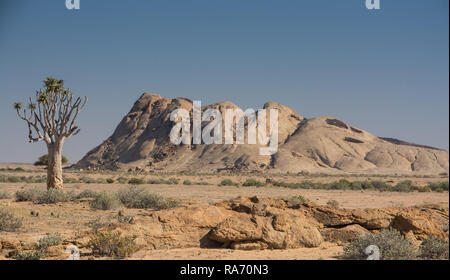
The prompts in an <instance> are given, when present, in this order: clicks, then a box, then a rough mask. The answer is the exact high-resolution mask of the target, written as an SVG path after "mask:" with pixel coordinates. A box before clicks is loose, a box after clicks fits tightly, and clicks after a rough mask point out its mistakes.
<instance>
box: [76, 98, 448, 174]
mask: <svg viewBox="0 0 450 280" xmlns="http://www.w3.org/2000/svg"><path fill="white" fill-rule="evenodd" d="M179 108H182V109H185V110H187V111H189V112H190V115H191V122H192V101H191V100H188V99H185V98H176V99H169V98H163V97H161V96H160V95H157V94H150V93H144V94H143V95H142V96H141V97H140V98H139V99H138V100H137V101H136V103H135V104H134V106H133V108H132V109H131V111H130V112H129V113H128V114H127V115H126V116H125V117H124V118H123V119H122V121H121V122H120V124H119V125H118V126H117V128H116V130H115V131H114V133H113V135H111V136H110V137H109V138H108V139H107V140H106V141H104V142H103V143H102V144H101V145H99V146H98V147H96V148H95V149H93V150H92V151H90V152H89V153H88V154H87V155H86V156H85V157H84V158H83V159H81V160H80V161H79V162H78V163H77V164H76V167H77V168H99V169H114V168H127V169H129V168H139V169H143V170H164V171H178V172H181V171H183V172H208V173H210V172H220V171H239V172H276V173H286V172H294V173H297V172H313V173H317V172H322V173H339V172H345V173H349V172H351V173H366V174H369V173H370V174H376V173H378V174H394V173H398V174H438V173H443V172H448V170H449V152H448V151H444V150H440V149H436V148H432V147H427V146H422V145H417V144H413V143H408V142H404V141H401V140H397V139H392V138H380V137H377V136H374V135H372V134H370V133H369V132H367V131H364V130H362V129H360V128H356V127H353V126H351V125H349V124H347V123H345V122H343V121H340V120H338V119H336V118H333V117H318V118H311V119H306V118H304V117H303V116H301V115H299V114H297V113H296V112H295V111H294V110H292V109H291V108H289V107H287V106H284V105H281V104H278V103H275V102H268V103H266V104H265V105H264V109H268V110H270V109H278V112H279V113H278V114H279V116H278V119H279V122H278V123H279V128H278V132H279V137H278V142H279V146H278V152H277V153H276V154H274V155H272V156H270V155H263V156H262V155H259V148H260V147H263V146H265V145H260V144H257V145H250V144H240V145H238V144H228V145H225V144H224V145H216V144H212V145H205V144H199V145H194V144H192V145H184V144H181V145H174V144H172V143H171V142H170V138H169V135H170V131H171V129H172V127H173V126H174V124H175V123H174V122H172V121H171V120H170V114H171V113H172V111H173V110H175V109H179ZM209 108H215V109H218V110H219V111H220V112H222V114H223V115H225V114H224V112H225V110H226V109H235V108H238V107H237V106H236V105H235V104H233V103H231V102H220V103H215V104H212V105H208V106H203V107H202V112H203V111H205V110H206V109H209ZM268 123H269V120H268V119H267V126H268V125H269V124H268ZM207 124H208V123H207V122H202V127H205V126H206V125H207ZM245 128H246V130H245V131H246V132H247V128H248V122H247V121H246V122H245ZM191 130H192V126H191ZM191 138H192V133H191ZM245 143H248V142H247V137H246V138H245Z"/></svg>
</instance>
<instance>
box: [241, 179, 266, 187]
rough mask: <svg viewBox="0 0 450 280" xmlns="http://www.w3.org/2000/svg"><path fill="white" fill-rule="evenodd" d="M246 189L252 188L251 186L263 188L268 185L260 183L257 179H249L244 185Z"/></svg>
mask: <svg viewBox="0 0 450 280" xmlns="http://www.w3.org/2000/svg"><path fill="white" fill-rule="evenodd" d="M242 185H243V186H244V187H250V186H255V187H263V186H265V185H266V184H265V183H263V182H260V181H257V180H255V179H247V180H246V181H245V182H244V183H243V184H242Z"/></svg>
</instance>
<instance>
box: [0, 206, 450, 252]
mask: <svg viewBox="0 0 450 280" xmlns="http://www.w3.org/2000/svg"><path fill="white" fill-rule="evenodd" d="M448 215H449V209H448V206H446V205H445V206H444V205H432V206H423V207H411V208H386V209H336V208H330V207H326V206H319V205H315V204H311V203H304V204H295V203H293V202H291V201H289V200H283V199H275V198H259V197H250V198H249V197H239V198H236V199H232V200H227V201H223V202H220V203H217V204H216V205H209V206H187V207H180V208H176V209H170V210H162V211H150V212H146V213H142V214H140V215H139V216H136V217H135V218H134V219H133V222H132V223H114V224H112V225H109V226H107V227H104V228H102V229H100V232H105V231H106V232H109V231H120V232H121V233H123V234H124V235H133V236H136V237H137V239H136V241H137V242H138V245H140V246H142V247H145V248H147V249H175V248H193V247H196V248H198V247H200V248H232V249H240V250H261V249H289V248H301V247H304V248H311V247H318V246H319V245H320V244H321V243H322V242H323V241H329V242H336V243H339V242H349V241H351V240H353V239H354V238H356V237H358V236H359V235H361V234H365V233H369V232H379V231H380V230H382V229H386V228H394V229H397V230H398V231H400V232H401V233H402V234H403V235H405V236H407V237H408V238H410V239H412V240H415V241H420V240H423V239H425V238H426V237H427V236H429V235H434V236H436V237H439V238H441V239H444V240H448V237H449V234H448V232H447V231H444V226H445V225H448V218H449V216H448ZM91 234H92V233H90V232H85V233H82V234H81V235H80V236H76V237H75V238H74V239H73V240H66V242H69V243H72V244H75V245H77V246H79V247H80V248H85V247H86V245H87V243H88V240H89V236H90V235H91ZM0 244H1V242H0ZM5 244H7V243H4V245H5Z"/></svg>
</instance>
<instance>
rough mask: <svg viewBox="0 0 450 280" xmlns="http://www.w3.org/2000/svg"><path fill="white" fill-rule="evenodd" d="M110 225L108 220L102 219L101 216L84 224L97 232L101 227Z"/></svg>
mask: <svg viewBox="0 0 450 280" xmlns="http://www.w3.org/2000/svg"><path fill="white" fill-rule="evenodd" d="M108 225H110V222H108V221H105V220H103V219H102V218H95V219H94V220H90V221H89V222H87V223H86V224H85V226H87V227H88V228H90V229H91V230H92V231H94V232H97V231H98V230H99V229H101V228H102V227H106V226H108Z"/></svg>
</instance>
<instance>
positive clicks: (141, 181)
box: [128, 178, 145, 185]
mask: <svg viewBox="0 0 450 280" xmlns="http://www.w3.org/2000/svg"><path fill="white" fill-rule="evenodd" d="M128 184H130V185H143V184H145V180H144V179H139V178H131V179H130V180H129V181H128Z"/></svg>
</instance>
